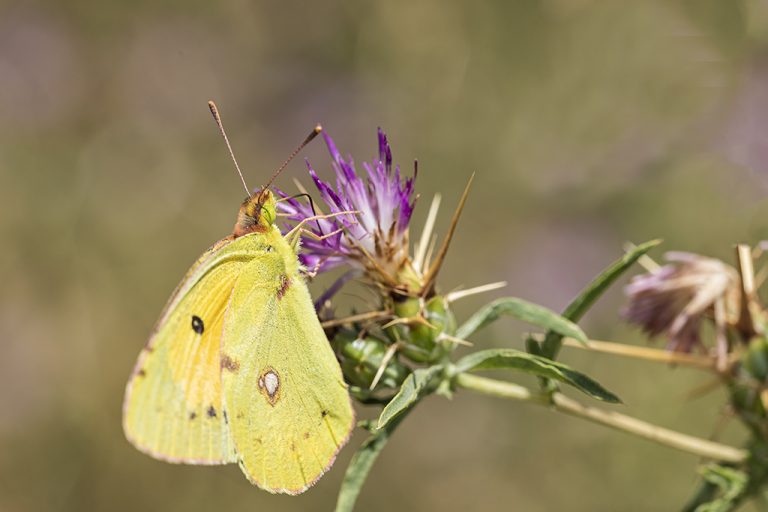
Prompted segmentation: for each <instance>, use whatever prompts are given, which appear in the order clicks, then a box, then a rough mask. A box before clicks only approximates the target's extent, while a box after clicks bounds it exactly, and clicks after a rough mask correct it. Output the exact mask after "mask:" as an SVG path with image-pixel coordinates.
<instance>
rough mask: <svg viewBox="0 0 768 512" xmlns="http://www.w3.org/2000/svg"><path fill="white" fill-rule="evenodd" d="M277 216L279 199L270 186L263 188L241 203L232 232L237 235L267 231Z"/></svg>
mask: <svg viewBox="0 0 768 512" xmlns="http://www.w3.org/2000/svg"><path fill="white" fill-rule="evenodd" d="M276 218H277V201H276V200H275V196H274V194H272V191H271V190H269V189H268V188H263V189H261V190H259V191H258V192H256V193H254V194H252V195H251V196H250V197H248V198H247V199H246V200H245V201H243V204H242V205H240V212H239V213H238V214H237V222H236V223H235V229H234V230H233V232H232V234H234V235H235V237H239V236H243V235H247V234H248V233H265V232H266V231H268V230H269V229H270V228H271V227H272V225H273V224H274V223H275V219H276Z"/></svg>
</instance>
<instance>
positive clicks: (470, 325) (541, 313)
mask: <svg viewBox="0 0 768 512" xmlns="http://www.w3.org/2000/svg"><path fill="white" fill-rule="evenodd" d="M501 315H507V316H511V317H514V318H517V319H518V320H522V321H523V322H527V323H529V324H533V325H537V326H539V327H543V328H544V329H548V330H549V331H552V332H556V333H558V334H559V335H561V336H568V337H571V338H574V339H577V340H579V341H581V342H582V343H586V342H587V336H586V335H585V334H584V331H582V330H581V328H580V327H579V326H578V325H576V324H574V323H573V322H571V321H570V320H568V319H567V318H563V317H562V316H560V315H558V314H557V313H555V312H554V311H552V310H550V309H547V308H545V307H544V306H539V305H538V304H533V303H531V302H528V301H525V300H523V299H518V298H515V297H504V298H501V299H497V300H495V301H493V302H491V303H489V304H487V305H486V306H484V307H483V308H482V309H480V310H479V311H478V312H477V313H475V314H474V315H472V316H471V317H470V318H469V320H467V321H466V322H464V324H463V325H462V326H461V327H459V329H458V330H457V331H456V337H457V338H461V339H466V338H467V337H468V336H470V335H471V334H472V333H474V332H475V331H477V330H478V329H481V328H483V327H485V326H486V325H488V324H489V323H491V322H493V321H495V320H496V319H498V318H499V317H500V316H501Z"/></svg>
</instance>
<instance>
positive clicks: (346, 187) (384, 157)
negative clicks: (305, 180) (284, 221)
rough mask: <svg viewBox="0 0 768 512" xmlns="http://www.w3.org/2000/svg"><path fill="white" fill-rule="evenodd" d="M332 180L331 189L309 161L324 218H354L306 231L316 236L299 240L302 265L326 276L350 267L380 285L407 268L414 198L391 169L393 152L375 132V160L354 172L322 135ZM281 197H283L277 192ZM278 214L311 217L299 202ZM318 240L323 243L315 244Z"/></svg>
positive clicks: (288, 203)
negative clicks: (365, 272) (327, 153)
mask: <svg viewBox="0 0 768 512" xmlns="http://www.w3.org/2000/svg"><path fill="white" fill-rule="evenodd" d="M323 137H324V138H325V143H326V145H327V146H328V151H329V152H330V154H331V158H332V164H331V165H332V167H333V170H334V172H335V175H336V186H335V188H334V187H333V186H332V185H331V184H330V183H328V182H325V181H323V180H321V179H320V178H319V177H318V175H317V173H316V172H315V170H314V168H313V167H312V165H311V164H310V163H309V161H307V167H308V168H309V174H310V176H312V180H313V181H314V182H315V186H316V187H317V189H318V190H319V192H320V198H321V199H322V201H323V203H325V204H324V205H323V206H322V207H321V209H322V210H323V212H324V213H339V212H344V211H354V212H357V213H353V214H347V215H340V216H338V217H332V218H327V219H322V220H320V221H319V222H313V223H311V224H307V225H306V226H305V228H306V229H308V230H310V231H312V233H314V235H315V236H314V237H313V236H311V235H304V236H302V248H303V250H302V252H301V255H300V258H301V261H302V263H303V264H304V265H305V266H306V267H307V269H308V270H309V271H311V272H312V271H316V272H324V271H326V270H329V269H332V268H334V267H337V266H339V265H343V264H349V265H351V266H353V267H356V268H358V269H362V270H365V271H367V272H369V273H371V274H373V275H375V277H376V278H377V279H379V280H382V281H384V282H387V281H391V280H393V279H394V278H395V276H397V274H398V272H399V271H400V270H401V268H402V266H403V265H404V264H406V263H407V262H408V257H409V256H408V224H409V222H410V220H411V215H412V213H413V207H414V203H415V197H413V182H414V180H415V178H416V172H415V170H414V175H413V177H412V178H406V179H404V180H403V179H402V178H401V176H400V167H399V166H395V167H394V170H393V168H392V150H391V149H390V147H389V143H388V142H387V136H386V135H385V134H384V132H383V131H382V130H381V129H380V128H379V131H378V138H379V156H378V159H377V160H375V161H373V162H371V163H368V162H364V163H363V164H362V167H363V169H364V173H359V174H358V171H357V170H356V169H355V165H354V162H353V161H352V159H351V158H347V159H344V157H342V156H341V153H340V152H339V150H338V149H337V148H336V144H334V142H333V139H331V137H330V136H329V135H327V134H325V133H323ZM278 193H279V194H280V195H281V196H282V197H284V198H285V197H287V196H286V194H284V193H283V192H281V191H278ZM278 205H279V208H280V210H281V211H282V212H283V213H286V214H288V219H289V220H290V221H291V222H294V223H297V222H300V221H301V220H303V219H306V218H308V217H311V216H313V215H314V213H313V212H312V208H311V206H310V205H309V204H306V203H303V202H299V201H298V200H297V199H288V200H285V201H281V202H280V203H278ZM317 237H323V238H322V239H321V240H318V239H317Z"/></svg>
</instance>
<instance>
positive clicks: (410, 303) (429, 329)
mask: <svg viewBox="0 0 768 512" xmlns="http://www.w3.org/2000/svg"><path fill="white" fill-rule="evenodd" d="M394 312H395V315H396V316H397V317H398V318H400V319H403V320H404V322H403V323H397V324H395V325H392V326H391V327H389V328H388V329H387V331H388V334H389V335H390V336H391V337H392V338H393V339H394V340H395V341H399V342H400V343H401V348H400V352H401V353H402V354H403V355H404V356H405V357H407V358H408V359H410V360H412V361H414V362H417V363H434V362H436V361H438V360H440V359H442V358H443V357H445V356H446V355H448V354H449V353H451V351H453V349H454V348H455V347H456V344H455V343H454V342H452V341H449V340H448V339H446V335H447V336H452V335H453V334H454V333H455V332H456V318H455V317H454V316H453V313H452V312H451V310H450V308H449V307H448V303H447V301H446V300H445V298H443V297H441V296H435V297H432V298H431V299H429V300H428V301H427V302H426V304H424V306H423V307H422V300H421V299H419V298H413V297H409V298H407V299H406V300H404V301H400V302H397V303H395V306H394Z"/></svg>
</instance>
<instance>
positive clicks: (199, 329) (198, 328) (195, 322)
mask: <svg viewBox="0 0 768 512" xmlns="http://www.w3.org/2000/svg"><path fill="white" fill-rule="evenodd" d="M192 330H193V331H195V332H196V333H197V334H203V331H204V330H205V325H203V319H202V318H200V317H199V316H197V315H192Z"/></svg>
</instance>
